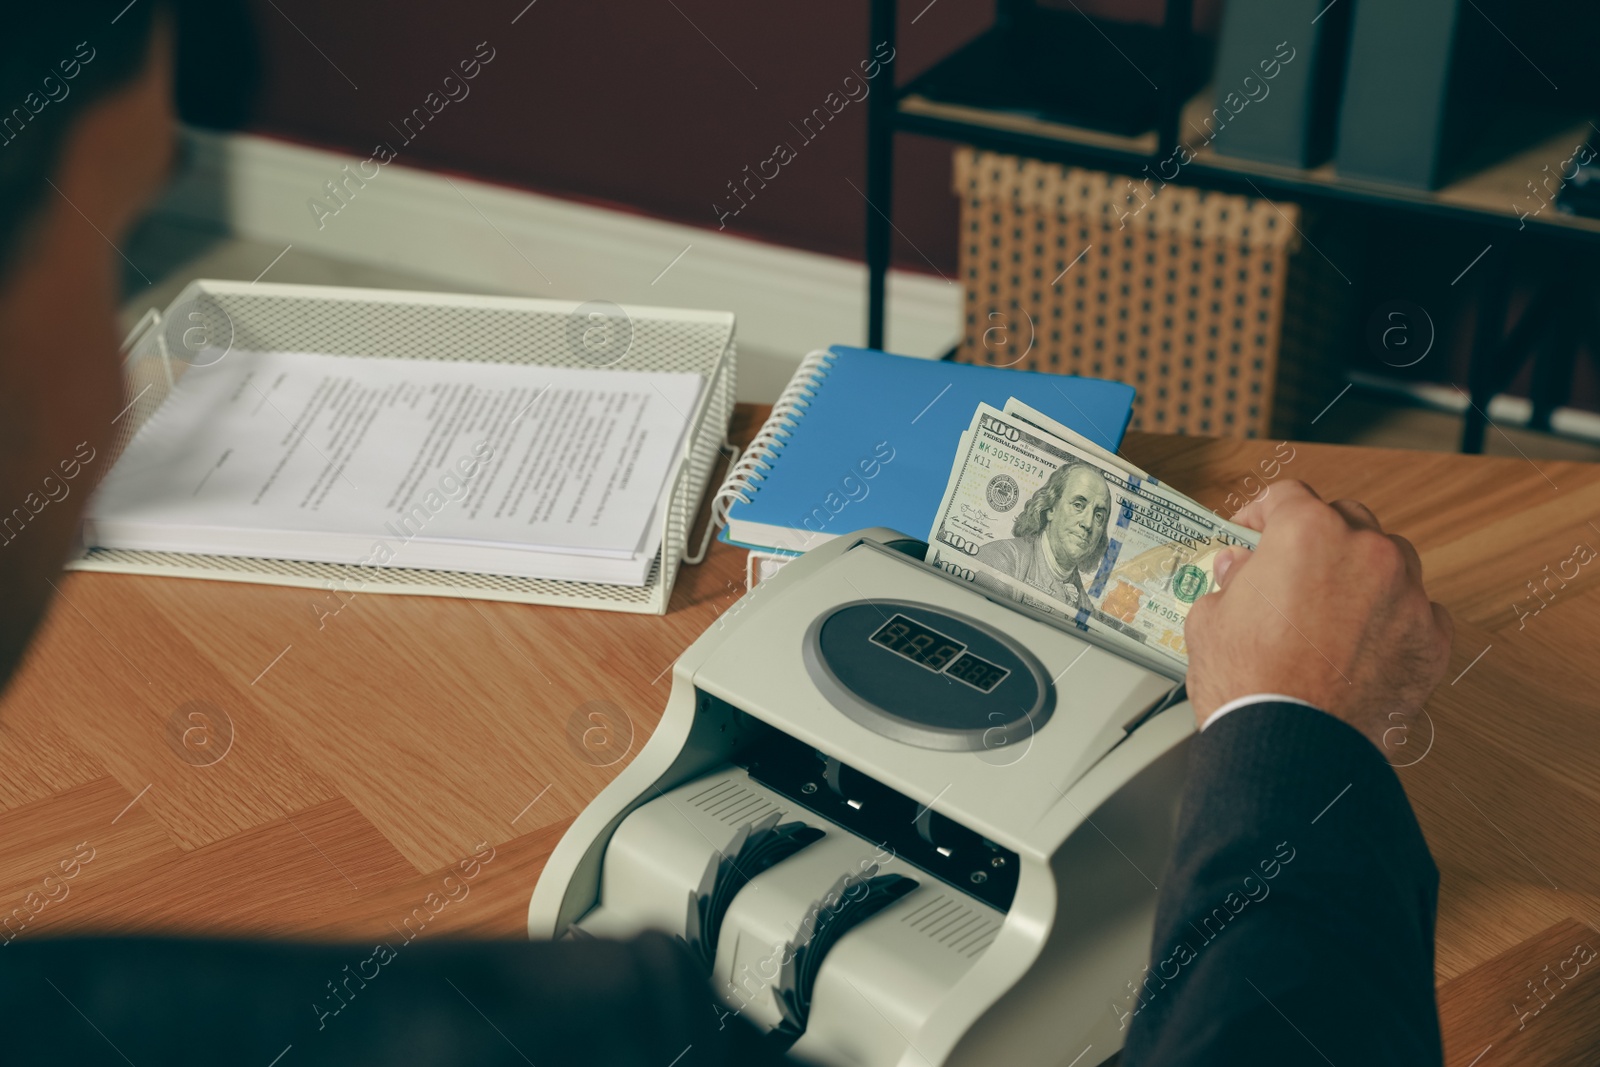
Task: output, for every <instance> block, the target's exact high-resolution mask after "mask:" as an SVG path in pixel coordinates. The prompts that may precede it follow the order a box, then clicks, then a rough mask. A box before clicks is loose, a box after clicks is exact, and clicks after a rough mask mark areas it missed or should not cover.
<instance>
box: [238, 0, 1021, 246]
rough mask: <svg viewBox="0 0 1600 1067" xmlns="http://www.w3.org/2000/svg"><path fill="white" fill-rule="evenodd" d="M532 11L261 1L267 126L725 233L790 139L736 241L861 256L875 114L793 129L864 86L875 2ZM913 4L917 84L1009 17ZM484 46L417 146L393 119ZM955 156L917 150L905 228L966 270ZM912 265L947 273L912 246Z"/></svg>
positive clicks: (957, 0)
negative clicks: (869, 134)
mask: <svg viewBox="0 0 1600 1067" xmlns="http://www.w3.org/2000/svg"><path fill="white" fill-rule="evenodd" d="M526 2H527V0H494V2H492V3H459V4H454V5H448V4H444V5H442V4H439V3H437V2H435V0H391V2H389V3H383V4H378V3H374V2H372V0H366V2H359V3H342V4H328V3H321V2H317V0H270V2H269V0H254V2H253V5H252V7H253V12H254V18H255V20H256V23H257V30H258V34H259V37H260V39H261V42H262V60H263V83H264V84H263V96H262V100H261V105H260V109H259V111H258V115H259V118H258V120H257V122H256V124H255V127H256V129H257V130H259V131H260V132H264V133H269V134H274V135H279V136H283V137H286V138H290V139H293V140H297V141H304V142H309V143H312V144H317V145H322V146H326V147H330V148H336V149H340V150H345V151H349V152H351V153H355V154H359V155H361V156H366V155H369V154H371V152H372V150H373V147H374V145H375V144H376V143H377V142H378V141H380V140H387V141H389V142H391V143H393V144H394V145H395V146H396V147H397V148H399V150H400V155H399V157H398V159H399V161H400V162H405V163H410V164H412V165H418V166H426V167H435V168H441V169H446V170H451V171H457V172H463V173H468V174H471V175H474V176H477V177H482V178H487V179H491V180H496V181H502V182H506V183H509V184H512V185H517V186H523V187H526V188H531V189H536V190H539V191H541V192H547V193H552V194H555V195H559V196H567V197H575V198H580V199H585V200H594V201H599V202H604V203H608V204H611V205H615V206H622V207H626V208H631V209H635V210H638V211H642V212H645V213H648V214H650V215H654V216H658V217H661V218H667V219H672V220H676V221H681V222H687V223H691V224H694V225H709V226H712V227H713V228H714V227H715V226H716V225H717V215H716V213H715V211H714V209H713V202H720V203H722V204H724V205H726V206H737V205H736V203H735V202H734V201H733V200H732V199H731V197H730V196H729V194H728V191H727V183H728V182H729V181H730V180H733V179H736V178H741V177H742V176H743V173H744V172H743V168H744V167H745V166H746V165H749V166H750V167H751V168H752V169H754V168H756V167H757V165H758V164H760V163H761V162H762V161H763V160H766V159H768V158H769V157H770V156H771V155H772V153H773V148H774V146H775V145H776V144H778V143H779V142H788V143H789V144H791V145H793V146H794V147H795V149H796V151H797V156H796V158H795V159H793V160H792V161H791V162H790V163H788V164H787V165H785V166H783V167H782V168H781V170H780V172H779V176H778V177H777V178H776V179H774V180H772V181H770V182H768V183H767V188H766V189H764V190H760V191H759V193H758V195H757V197H756V198H755V199H754V200H752V201H751V202H750V204H749V206H748V207H747V208H746V209H744V210H743V211H742V212H741V213H740V214H739V215H738V217H737V218H732V219H730V220H728V227H727V228H728V230H729V231H731V232H735V233H739V234H744V235H747V236H751V237H757V238H761V239H763V240H767V241H774V242H778V243H781V244H786V245H792V246H795V247H799V248H806V249H812V250H815V251H819V252H829V253H834V254H837V255H844V256H851V257H854V258H860V256H861V244H862V235H863V226H864V219H865V212H866V210H867V208H866V205H865V203H864V202H863V200H862V198H861V194H859V193H857V192H856V191H855V190H854V189H852V188H851V187H850V184H849V183H850V182H854V183H855V185H856V186H857V187H861V188H864V184H863V181H864V177H863V176H864V170H865V137H866V132H865V131H866V125H865V120H866V109H865V105H864V104H862V103H850V104H847V105H846V106H845V107H844V109H843V110H842V111H841V112H840V113H839V114H838V116H837V117H836V118H834V119H833V120H832V122H830V123H829V125H828V126H827V127H826V128H825V129H824V130H823V131H822V132H821V133H820V135H818V136H816V137H815V139H814V140H812V141H810V142H809V143H808V142H805V141H804V140H802V138H801V137H800V136H799V135H798V134H797V133H796V132H795V130H794V129H793V128H792V127H791V126H790V123H791V122H793V123H795V124H797V125H798V124H799V123H800V121H801V119H802V118H803V117H805V116H806V115H807V114H809V113H810V112H811V109H812V108H816V107H822V106H823V101H824V98H825V97H827V96H828V94H829V93H832V92H835V91H839V90H841V86H842V84H843V82H844V79H845V77H846V76H847V75H850V74H852V73H853V74H856V75H858V76H859V75H860V73H861V70H860V67H859V64H860V63H861V62H862V61H863V60H866V59H869V58H870V57H871V56H872V53H873V45H874V43H875V42H870V41H869V40H868V39H867V33H868V22H867V4H866V3H864V2H862V0H822V2H816V3H809V4H785V5H777V4H766V3H763V4H750V3H741V2H737V0H626V2H624V0H537V2H536V3H534V4H533V6H532V7H530V8H528V9H527V10H526V11H525V12H524V13H523V14H522V16H521V17H520V19H518V21H517V22H516V24H515V25H512V19H513V17H515V16H517V14H518V12H519V11H520V10H522V8H523V6H524V5H525V4H526ZM901 7H902V17H901V26H900V37H901V39H900V45H899V59H900V64H901V71H900V76H901V78H902V79H904V78H906V77H909V76H911V75H913V74H915V73H916V72H918V71H920V70H921V69H923V68H924V67H926V66H927V65H928V64H929V63H931V62H933V61H935V60H937V59H938V58H940V57H941V56H943V55H944V54H946V53H947V52H949V51H951V50H952V49H954V48H955V47H956V46H958V45H959V44H961V43H962V42H963V41H965V40H966V39H967V38H969V37H971V36H973V35H974V34H976V33H977V32H979V31H980V30H982V29H983V28H984V27H986V26H987V25H989V24H990V23H991V22H992V19H993V2H992V0H987V2H980V3H973V2H971V0H936V3H935V4H934V5H933V6H932V7H929V8H927V9H926V10H925V11H922V13H921V16H920V17H918V18H917V20H916V23H915V24H914V25H913V24H912V21H911V20H912V19H913V18H914V17H917V15H918V11H919V9H920V8H921V7H922V3H921V2H919V0H907V2H906V3H903V4H902V5H901ZM485 41H486V42H488V46H489V48H492V49H493V50H494V59H493V61H492V62H490V63H489V64H488V65H487V66H485V67H484V68H483V70H482V72H481V73H480V74H479V76H478V77H477V78H476V79H475V80H474V81H472V82H470V83H469V85H470V93H469V95H467V96H466V97H465V98H464V99H462V100H460V101H459V102H455V103H450V104H448V105H446V106H445V107H444V109H443V110H442V111H440V113H439V114H438V115H437V116H436V117H435V118H434V119H433V121H432V122H431V123H430V124H429V125H428V126H427V127H426V129H424V130H423V131H422V132H421V133H420V134H419V135H418V136H417V137H416V138H415V139H414V140H413V141H412V143H411V144H410V145H406V146H402V145H401V143H400V139H399V137H398V136H397V135H396V133H395V132H394V130H393V129H392V128H391V127H390V125H389V123H391V122H394V123H396V124H397V125H398V124H399V123H400V120H401V119H402V117H403V116H404V115H406V114H408V113H409V112H410V110H411V109H412V108H413V107H418V106H422V104H423V101H424V98H425V97H426V96H427V94H428V93H429V92H433V91H439V90H440V89H441V84H442V82H443V79H444V78H445V76H446V75H447V74H450V73H451V72H452V71H453V70H454V69H455V67H456V64H457V63H458V61H460V60H462V59H465V58H469V57H471V56H472V55H473V53H474V51H475V50H476V49H477V46H478V44H479V42H485ZM335 66H337V68H338V69H337V70H336V69H335ZM341 71H342V72H343V73H342V74H341V73H340V72H341ZM352 83H353V84H352ZM869 85H870V86H871V87H872V88H874V89H876V88H879V87H881V85H882V82H881V78H880V80H879V81H878V82H875V83H869ZM455 91H456V92H457V93H458V94H459V92H460V90H459V89H457V90H455ZM855 91H856V92H857V94H858V95H859V92H860V90H859V89H858V90H855ZM841 95H842V93H841ZM949 155H950V150H949V146H948V145H945V144H942V143H938V142H932V141H927V140H923V139H920V138H909V137H903V138H901V139H900V143H899V146H898V150H897V156H896V162H897V166H898V169H899V173H898V179H897V182H896V190H895V198H896V205H895V221H896V223H897V225H898V226H899V227H900V229H901V230H902V231H904V232H905V233H906V234H907V235H908V236H909V237H910V239H911V240H912V241H914V242H915V244H916V246H917V247H918V248H920V249H921V250H922V251H923V252H924V253H926V254H927V256H928V257H929V258H930V259H932V260H933V262H934V263H936V264H938V265H939V268H940V269H941V270H944V271H947V272H948V271H952V270H953V269H954V267H955V260H956V233H955V201H954V198H953V197H952V196H951V194H950V192H949V185H950V163H949ZM768 173H769V174H770V173H771V168H770V166H769V167H768ZM847 179H848V181H847ZM897 257H898V259H899V261H900V262H903V263H904V264H905V265H907V266H910V267H913V268H917V269H922V270H927V269H928V268H927V264H926V263H925V262H924V260H923V259H922V258H921V256H919V255H918V254H917V253H916V252H915V251H913V250H912V249H910V248H907V247H904V243H903V242H902V247H900V248H899V249H897Z"/></svg>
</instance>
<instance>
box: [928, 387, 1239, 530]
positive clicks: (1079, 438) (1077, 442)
mask: <svg viewBox="0 0 1600 1067" xmlns="http://www.w3.org/2000/svg"><path fill="white" fill-rule="evenodd" d="M1063 395H1065V394H1063ZM1005 413H1006V414H1007V415H1014V416H1016V417H1017V418H1019V419H1021V420H1022V421H1023V422H1026V423H1029V424H1031V425H1033V426H1034V427H1036V428H1037V429H1040V430H1043V431H1045V432H1046V433H1048V434H1050V435H1051V436H1052V437H1057V438H1060V439H1061V440H1062V441H1065V442H1066V443H1067V444H1069V445H1072V446H1073V447H1075V448H1077V449H1080V450H1081V451H1084V452H1088V453H1089V454H1090V455H1092V456H1098V457H1099V458H1100V459H1102V460H1104V461H1105V462H1106V463H1108V464H1110V465H1111V466H1114V467H1120V468H1122V469H1123V470H1124V471H1127V472H1128V473H1130V474H1134V475H1137V476H1138V477H1139V478H1141V479H1142V480H1143V482H1144V483H1145V485H1146V486H1147V487H1148V488H1150V489H1151V491H1153V492H1155V493H1156V494H1157V495H1160V496H1164V497H1166V498H1167V499H1169V500H1172V501H1173V502H1175V503H1177V504H1179V505H1181V506H1183V507H1186V508H1191V509H1194V510H1198V511H1206V510H1207V509H1206V507H1205V505H1203V504H1201V503H1200V502H1199V501H1197V500H1195V499H1193V498H1192V497H1188V496H1185V495H1184V494H1183V493H1180V492H1178V491H1177V490H1176V489H1174V488H1172V487H1171V486H1170V485H1166V484H1164V483H1163V482H1162V481H1161V480H1160V479H1159V478H1157V477H1155V476H1154V475H1152V474H1147V473H1145V472H1144V471H1142V470H1140V469H1139V468H1138V467H1136V466H1134V465H1133V463H1131V462H1130V461H1129V460H1127V459H1125V458H1123V457H1122V456H1119V455H1117V454H1116V453H1114V452H1107V451H1106V450H1105V449H1103V448H1101V447H1100V446H1099V445H1097V444H1095V443H1094V442H1093V441H1091V440H1089V439H1088V438H1087V437H1085V436H1083V435H1082V434H1080V433H1079V432H1078V431H1076V430H1074V429H1073V428H1072V427H1070V426H1067V425H1066V424H1064V423H1060V422H1057V421H1056V420H1055V419H1052V418H1051V417H1050V416H1048V415H1046V414H1045V413H1044V412H1042V411H1039V410H1038V409H1037V408H1033V407H1030V406H1028V405H1027V404H1025V403H1023V402H1022V401H1020V400H1018V399H1017V398H1016V397H1011V398H1010V399H1008V400H1007V401H1006V406H1005ZM963 439H964V438H963ZM957 454H959V451H958V453H957ZM1211 515H1212V516H1214V520H1215V521H1216V522H1218V523H1220V524H1221V525H1222V527H1223V529H1225V530H1227V531H1229V532H1230V533H1232V534H1233V535H1234V536H1235V537H1237V538H1239V540H1240V541H1241V542H1243V543H1245V544H1248V545H1251V546H1252V547H1253V546H1254V545H1255V543H1256V541H1257V540H1258V539H1259V538H1260V536H1261V535H1260V534H1258V533H1256V531H1254V530H1252V529H1250V528H1249V527H1248V526H1240V525H1239V524H1238V523H1236V522H1233V521H1231V520H1229V519H1227V518H1224V517H1223V516H1221V515H1219V514H1217V513H1216V512H1215V511H1213V512H1211Z"/></svg>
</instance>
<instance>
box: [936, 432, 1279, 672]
mask: <svg viewBox="0 0 1600 1067" xmlns="http://www.w3.org/2000/svg"><path fill="white" fill-rule="evenodd" d="M1021 407H1025V406H1021V405H1019V409H1020V408H1021ZM1028 415H1029V417H1027V418H1025V417H1024V414H1023V412H1022V411H1021V410H1015V411H1012V412H1004V411H1000V410H997V409H996V408H994V407H991V406H990V405H988V404H982V405H980V406H979V407H978V410H977V412H976V413H975V414H974V415H973V421H972V425H971V426H970V427H969V428H968V430H967V431H966V433H965V434H964V435H963V437H962V440H961V446H960V448H959V450H958V451H957V454H956V460H955V464H954V466H953V467H952V469H951V472H950V479H949V481H948V483H947V484H946V486H945V495H944V499H943V500H942V501H941V503H940V506H939V511H938V513H937V514H936V516H935V519H934V523H933V529H932V531H931V533H930V534H929V536H928V543H929V546H930V549H929V556H928V561H929V562H930V563H932V564H933V565H935V566H937V567H940V568H941V569H943V570H945V571H946V572H948V573H950V574H952V575H954V576H956V577H958V578H962V579H964V580H966V581H970V582H973V583H975V584H977V585H979V586H982V587H984V588H986V589H988V590H990V591H991V592H996V593H1001V594H1004V595H1006V596H1009V597H1011V598H1012V599H1014V600H1017V601H1019V602H1022V603H1025V604H1028V605H1030V606H1032V607H1034V608H1036V609H1039V610H1042V611H1045V612H1047V613H1049V614H1052V615H1055V616H1058V617H1060V618H1061V619H1062V620H1063V622H1064V623H1065V624H1067V625H1070V626H1075V627H1077V628H1078V629H1081V630H1086V631H1092V632H1096V633H1099V634H1101V635H1102V636H1104V637H1106V638H1107V639H1109V640H1111V641H1113V642H1114V643H1120V644H1124V645H1126V644H1129V643H1133V644H1137V645H1140V646H1143V647H1144V648H1145V649H1147V650H1149V651H1150V652H1152V653H1154V654H1156V655H1157V656H1159V657H1161V658H1163V659H1165V660H1166V661H1168V662H1169V663H1172V664H1173V665H1175V666H1177V667H1178V668H1179V669H1180V670H1185V669H1187V666H1188V649H1187V646H1186V645H1185V644H1184V640H1183V624H1184V620H1185V619H1186V618H1187V617H1188V614H1189V608H1190V606H1191V605H1192V604H1194V602H1195V601H1196V600H1198V599H1199V598H1200V597H1201V596H1203V595H1205V594H1206V593H1207V592H1209V591H1210V590H1211V589H1212V588H1213V587H1214V586H1215V584H1216V576H1215V561H1216V557H1217V554H1218V553H1219V552H1220V551H1221V550H1222V549H1223V548H1226V547H1229V546H1231V545H1245V546H1248V547H1254V545H1255V541H1256V535H1255V534H1254V533H1253V532H1252V531H1250V530H1246V529H1244V528H1243V527H1239V526H1236V525H1234V524H1233V523H1229V522H1227V521H1226V520H1224V519H1222V518H1220V517H1219V516H1216V515H1213V514H1212V513H1211V512H1209V511H1207V510H1206V509H1205V508H1204V507H1202V506H1201V505H1199V504H1197V503H1195V502H1194V501H1192V500H1189V499H1188V498H1187V497H1185V496H1183V495H1182V494H1181V493H1178V492H1176V491H1175V490H1172V489H1170V488H1168V487H1166V486H1162V485H1158V484H1155V483H1153V482H1152V481H1151V479H1150V478H1149V476H1148V475H1146V474H1145V473H1144V472H1143V471H1140V470H1138V469H1137V468H1135V467H1133V466H1132V464H1128V463H1126V462H1125V461H1123V460H1121V459H1120V457H1117V456H1115V455H1113V454H1112V453H1109V452H1106V451H1105V450H1104V449H1102V448H1099V447H1098V446H1095V445H1093V444H1092V443H1091V442H1087V441H1085V440H1083V439H1082V438H1081V437H1078V435H1076V434H1072V431H1070V430H1069V429H1067V428H1066V427H1061V426H1059V424H1053V425H1054V426H1056V427H1057V428H1059V429H1060V430H1064V431H1065V432H1066V433H1067V434H1070V435H1071V436H1072V437H1074V438H1077V440H1076V441H1073V440H1067V439H1064V438H1063V437H1062V436H1058V435H1057V434H1056V433H1054V432H1051V431H1050V430H1047V429H1045V428H1043V427H1042V426H1040V425H1038V424H1037V423H1035V422H1032V421H1030V420H1031V418H1033V417H1037V418H1039V419H1040V420H1041V421H1043V422H1046V423H1049V422H1050V421H1051V420H1049V419H1047V418H1046V417H1045V416H1043V415H1041V414H1039V413H1037V412H1033V411H1031V409H1028Z"/></svg>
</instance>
